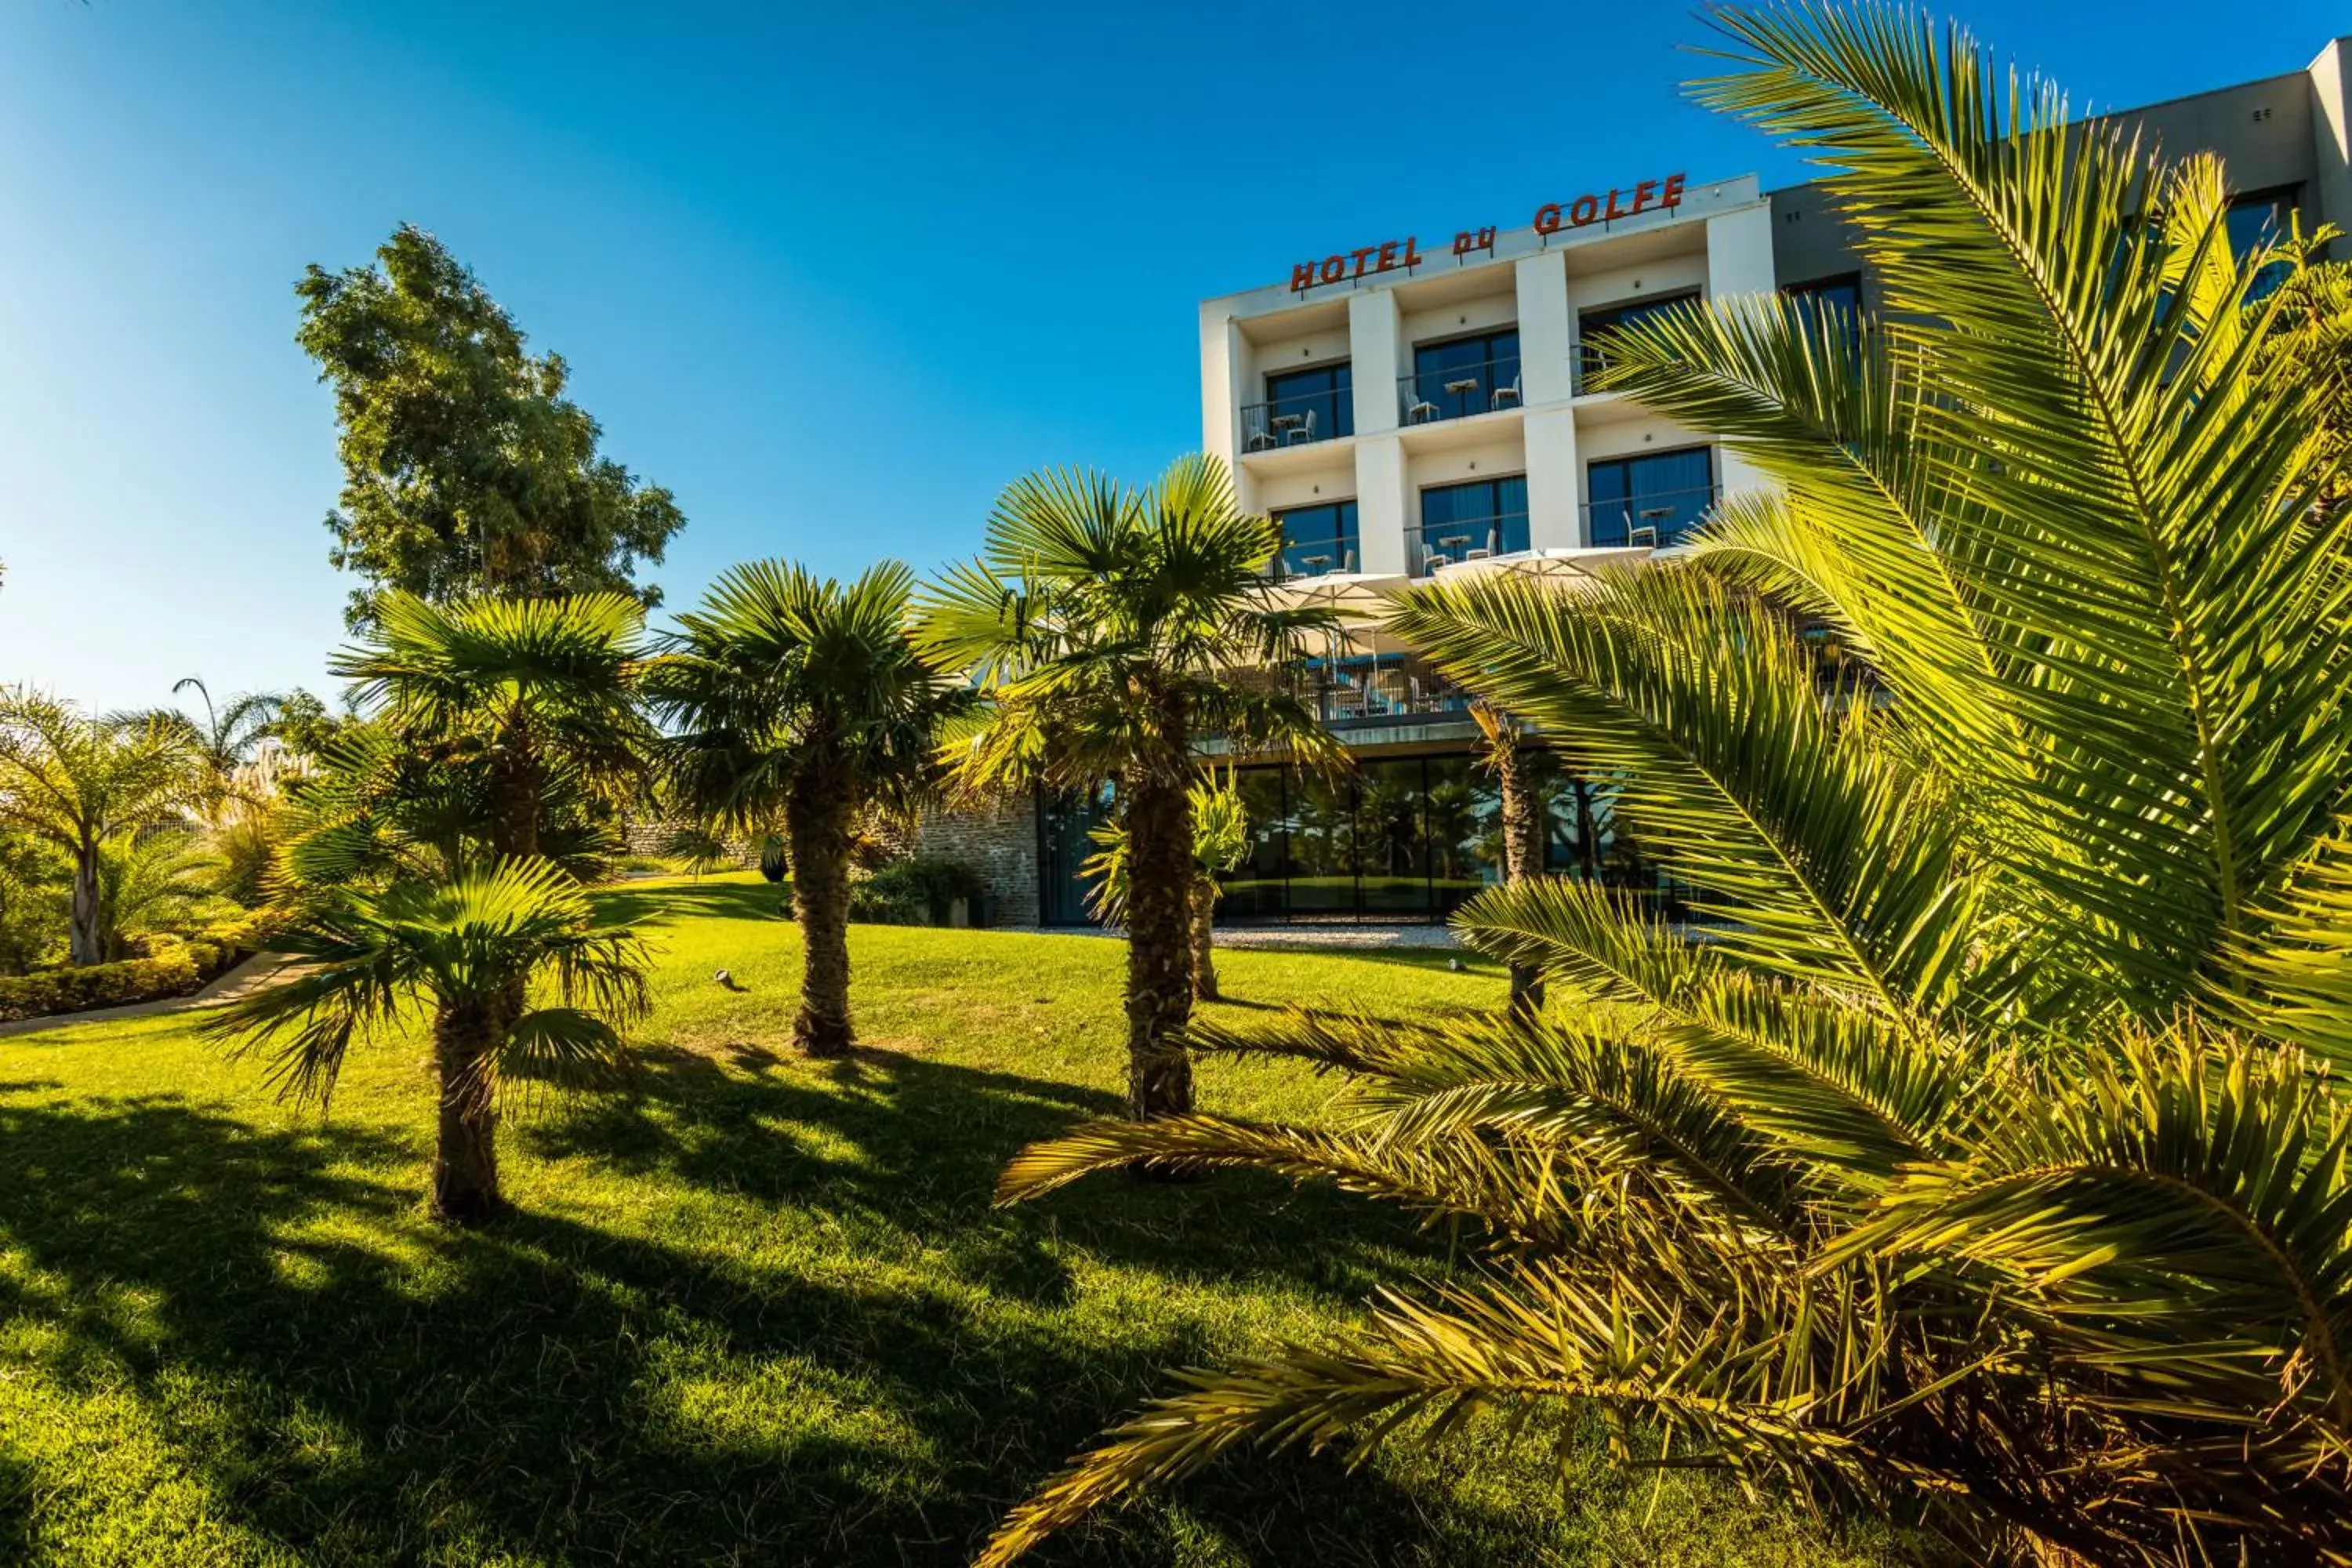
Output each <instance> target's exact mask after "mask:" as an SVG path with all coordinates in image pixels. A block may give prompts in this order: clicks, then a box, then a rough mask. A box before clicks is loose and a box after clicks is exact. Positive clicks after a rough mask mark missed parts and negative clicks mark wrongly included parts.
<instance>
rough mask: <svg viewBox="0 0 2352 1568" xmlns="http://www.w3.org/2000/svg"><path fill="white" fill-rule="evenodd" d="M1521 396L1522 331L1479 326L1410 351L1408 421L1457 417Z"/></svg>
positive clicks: (1510, 401)
mask: <svg viewBox="0 0 2352 1568" xmlns="http://www.w3.org/2000/svg"><path fill="white" fill-rule="evenodd" d="M1518 396H1519V333H1518V329H1517V328H1516V327H1513V328H1511V329H1509V330H1508V331H1499V332H1480V333H1478V334H1476V335H1475V336H1473V337H1466V338H1449V339H1447V340H1446V341H1445V342H1442V343H1417V344H1415V345H1414V347H1413V351H1412V397H1411V398H1410V399H1409V400H1408V401H1409V406H1408V407H1407V408H1406V410H1405V422H1406V423H1407V424H1409V425H1417V424H1422V423H1423V422H1425V421H1428V420H1432V419H1459V418H1462V417H1464V416H1466V415H1471V414H1484V413H1486V411H1487V410H1489V409H1491V408H1497V407H1507V406H1509V405H1513V404H1516V403H1517V401H1518Z"/></svg>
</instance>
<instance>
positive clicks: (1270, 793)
mask: <svg viewBox="0 0 2352 1568" xmlns="http://www.w3.org/2000/svg"><path fill="white" fill-rule="evenodd" d="M1283 771H1284V770H1282V769H1280V768H1244V769H1242V770H1240V771H1239V772H1237V773H1235V774H1234V790H1235V791H1236V792H1238V793H1239V794H1240V795H1241V797H1242V809H1243V811H1244V813H1245V814H1246V815H1247V816H1248V819H1249V834H1250V843H1249V853H1248V855H1247V856H1246V857H1245V858H1244V859H1243V861H1242V863H1241V864H1240V865H1239V866H1236V867H1235V868H1233V869H1232V870H1230V871H1225V872H1221V873H1220V874H1219V876H1218V881H1219V883H1220V884H1221V885H1220V887H1219V889H1218V896H1217V915H1218V918H1220V919H1225V920H1270V919H1274V918H1276V917H1278V916H1280V915H1282V914H1283V913H1284V912H1285V910H1286V904H1285V900H1284V898H1283V877H1282V872H1283V859H1284V857H1285V856H1286V855H1287V854H1288V853H1289V849H1288V846H1287V842H1286V837H1287V836H1286V831H1285V823H1284V821H1283V782H1284V781H1283Z"/></svg>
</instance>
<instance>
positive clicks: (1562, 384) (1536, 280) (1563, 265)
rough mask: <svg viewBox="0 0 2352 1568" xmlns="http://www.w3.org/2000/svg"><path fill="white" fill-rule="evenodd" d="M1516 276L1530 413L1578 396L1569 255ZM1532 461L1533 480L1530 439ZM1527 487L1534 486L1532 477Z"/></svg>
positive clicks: (1525, 266) (1549, 256)
mask: <svg viewBox="0 0 2352 1568" xmlns="http://www.w3.org/2000/svg"><path fill="white" fill-rule="evenodd" d="M1767 232H1768V233H1769V230H1768V231H1767ZM1512 271H1513V273H1514V275H1515V278H1516V281H1517V287H1518V295H1519V402H1520V404H1521V405H1522V406H1525V407H1528V408H1540V407H1541V406H1543V405H1545V404H1547V403H1565V402H1567V401H1568V400H1569V397H1570V395H1571V393H1572V392H1573V391H1574V383H1573V382H1572V380H1571V379H1570V374H1569V363H1570V355H1571V354H1572V353H1574V352H1575V332H1576V329H1575V324H1574V321H1573V320H1572V319H1571V317H1570V311H1569V309H1568V253H1567V252H1566V251H1564V250H1544V251H1538V252H1537V253H1536V254H1535V255H1533V256H1523V257H1521V258H1519V259H1518V260H1517V262H1516V263H1514V264H1513V267H1512ZM1530 434H1531V435H1532V428H1531V430H1530ZM1534 462H1535V449H1534V443H1533V441H1532V439H1530V441H1529V443H1528V464H1529V468H1528V473H1529V475H1530V476H1532V475H1533V473H1534V471H1535V470H1534V467H1533V465H1534ZM1528 482H1529V485H1530V486H1532V485H1533V483H1534V480H1533V479H1532V477H1531V478H1530V479H1529V481H1528ZM1530 504H1532V503H1530Z"/></svg>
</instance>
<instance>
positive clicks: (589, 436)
mask: <svg viewBox="0 0 2352 1568" xmlns="http://www.w3.org/2000/svg"><path fill="white" fill-rule="evenodd" d="M295 292H296V294H298V295H299V297H300V299H301V300H302V324H301V327H300V330H299V331H297V332H296V334H295V340H296V341H297V342H299V343H300V344H301V346H302V348H303V350H304V352H305V353H309V354H310V357H311V358H312V359H314V360H316V361H318V363H319V367H320V379H321V380H323V381H328V382H331V383H332V384H333V385H334V388H335V416H336V421H337V423H338V425H339V426H340V427H341V437H340V439H339V446H340V449H341V455H342V460H343V490H342V497H341V507H340V508H339V509H338V510H335V511H334V512H332V513H331V514H329V516H328V519H327V527H328V529H329V530H330V531H331V532H332V533H333V534H334V536H335V548H334V551H333V552H332V559H333V561H334V563H335V564H336V565H337V566H339V567H342V568H345V569H347V570H350V571H353V572H357V573H359V574H361V575H362V577H363V578H364V579H365V585H364V586H363V587H362V588H360V589H358V590H355V591H354V592H353V594H352V602H351V609H350V616H351V620H352V625H353V626H361V625H363V624H365V623H366V621H367V620H368V619H369V618H370V616H372V615H373V605H374V600H375V596H376V595H378V594H379V593H381V592H383V591H385V590H395V591H400V592H405V593H410V594H416V595H423V596H425V597H426V598H429V599H435V600H443V599H457V598H471V597H477V596H479V595H525V596H529V597H533V598H543V597H548V596H551V595H576V594H599V593H612V592H626V593H629V594H632V595H635V597H636V598H638V599H639V600H640V601H641V602H642V603H644V604H646V605H653V604H655V603H657V602H658V601H659V598H660V595H659V591H658V590H656V589H655V588H652V587H649V586H648V587H646V588H642V589H640V588H638V587H637V586H636V585H635V581H634V573H635V568H636V563H637V562H638V561H639V560H641V559H642V560H645V561H650V562H653V563H656V564H657V563H659V562H660V561H661V559H662V553H663V552H664V550H666V549H667V546H668V543H669V540H670V538H671V536H672V535H674V534H676V533H677V531H678V530H679V529H680V528H681V527H683V526H684V525H685V521H686V520H685V517H684V515H683V514H682V513H680V512H679V510H678V508H677V502H676V501H675V500H673V499H672V498H671V496H670V493H669V491H667V490H666V489H661V488H660V487H659V486H656V485H646V484H641V483H640V482H638V480H637V479H635V477H634V476H632V475H631V474H630V473H629V471H628V470H627V469H626V468H623V467H622V466H621V465H620V464H618V463H616V462H614V461H613V460H612V459H610V458H604V457H602V456H600V455H599V454H598V451H597V442H598V440H599V438H600V437H601V435H602V432H601V431H600V430H599V429H598V427H597V425H596V421H595V420H593V418H591V417H590V416H588V414H587V412H586V411H585V410H584V409H583V408H581V407H580V406H579V405H577V404H575V403H573V402H572V401H571V399H570V398H568V397H567V396H565V395H564V391H565V386H566V384H567V383H568V381H569V379H570V372H569V370H568V368H567V367H566V366H565V364H564V363H563V361H562V358H561V357H560V356H558V355H555V354H532V353H529V352H527V351H526V349H525V348H524V340H523V334H522V331H521V330H520V328H518V327H517V326H516V325H515V322H514V318H513V317H512V316H510V315H509V314H508V313H507V311H506V310H504V309H502V308H501V307H500V306H499V303H498V301H496V300H493V299H491V298H490V295H489V293H488V290H486V289H483V287H482V286H481V284H480V282H479V281H478V280H477V279H475V277H474V275H473V273H472V272H471V271H470V270H468V269H467V268H465V267H463V266H461V265H460V264H459V263H458V261H457V258H455V257H453V256H451V255H450V254H449V251H448V249H447V247H445V246H444V245H443V244H442V243H441V242H440V241H439V240H438V239H436V238H435V237H433V236H431V235H429V234H426V233H425V232H424V231H423V230H422V229H419V228H417V227H415V226H413V225H407V224H404V225H402V226H400V228H399V229H398V230H396V231H395V232H394V235H393V237H391V238H390V239H389V240H387V241H385V242H384V243H383V245H382V246H381V247H378V248H377V250H376V257H375V263H374V264H373V265H372V266H366V267H354V268H346V269H345V270H343V271H341V272H330V271H328V270H326V269H325V268H321V267H319V266H317V265H315V264H314V265H312V266H311V267H310V269H309V271H308V272H307V273H305V275H304V276H303V279H302V281H301V282H300V283H299V284H297V285H296V286H295Z"/></svg>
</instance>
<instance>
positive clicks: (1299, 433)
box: [1282, 408, 1315, 447]
mask: <svg viewBox="0 0 2352 1568" xmlns="http://www.w3.org/2000/svg"><path fill="white" fill-rule="evenodd" d="M1282 439H1283V443H1284V445H1286V446H1291V447H1296V446H1297V445H1298V444H1299V443H1300V442H1302V441H1312V440H1313V439H1315V410H1313V409H1312V408H1310V409H1308V410H1307V417H1305V418H1304V419H1301V420H1300V421H1299V422H1298V423H1297V424H1296V425H1294V426H1291V427H1290V428H1289V429H1287V430H1286V431H1284V432H1283V433H1282Z"/></svg>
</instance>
